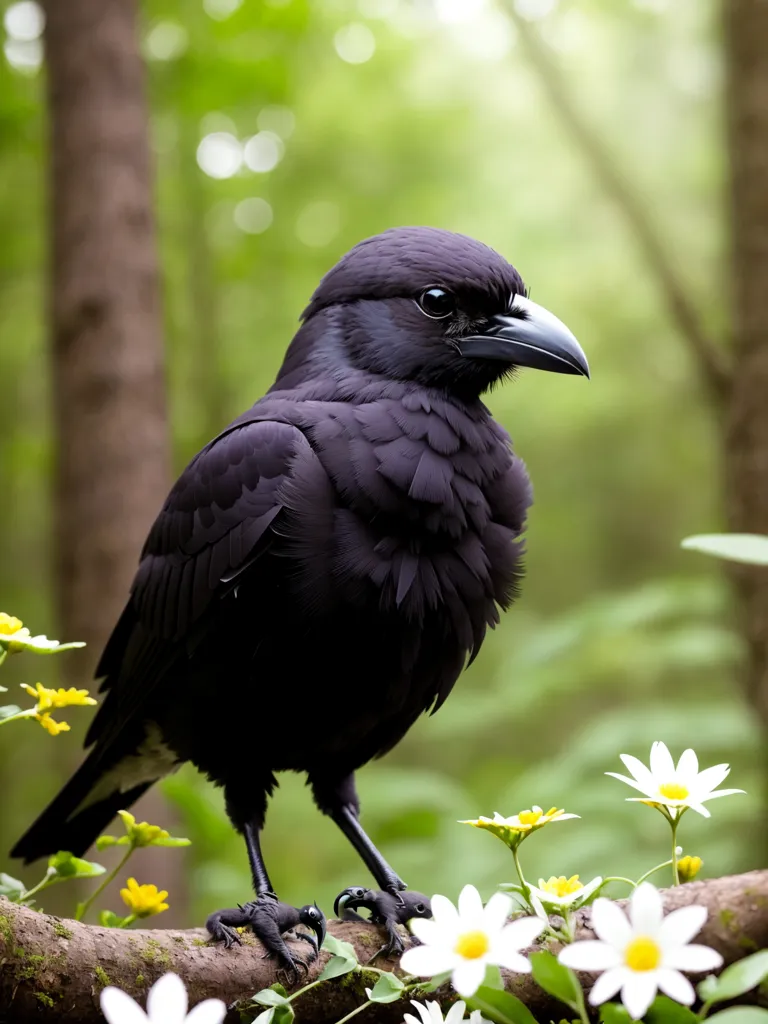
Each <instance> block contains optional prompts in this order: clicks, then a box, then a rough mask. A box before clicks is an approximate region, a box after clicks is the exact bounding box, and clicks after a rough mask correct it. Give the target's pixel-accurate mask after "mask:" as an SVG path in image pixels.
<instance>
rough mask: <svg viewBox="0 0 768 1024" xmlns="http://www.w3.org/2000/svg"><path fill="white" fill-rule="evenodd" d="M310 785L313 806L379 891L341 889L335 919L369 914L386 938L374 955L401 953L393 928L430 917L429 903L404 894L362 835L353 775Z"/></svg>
mask: <svg viewBox="0 0 768 1024" xmlns="http://www.w3.org/2000/svg"><path fill="white" fill-rule="evenodd" d="M310 783H311V785H312V791H313V794H314V797H315V803H316V804H317V806H318V807H319V808H320V810H321V811H322V812H323V814H327V815H328V816H329V817H330V818H332V819H333V820H334V821H335V822H336V824H337V825H338V826H339V828H340V829H341V831H342V832H343V833H344V835H345V836H346V837H347V839H349V841H350V842H351V843H352V845H353V846H354V848H355V849H356V850H357V852H358V853H359V854H360V857H361V858H362V860H363V863H364V864H365V866H366V867H367V868H368V870H369V871H370V872H371V874H372V875H373V877H374V878H375V879H376V881H377V882H378V884H379V885H380V886H381V889H380V890H375V889H366V888H365V887H364V886H350V887H349V888H348V889H344V890H343V891H342V892H340V893H339V895H338V896H337V897H336V901H335V903H334V906H333V910H334V913H335V914H337V915H338V914H339V910H340V909H341V913H342V914H343V915H344V916H345V917H348V918H351V919H353V920H354V919H355V918H359V915H358V914H355V913H354V911H355V908H357V907H363V908H365V909H367V910H369V911H370V914H371V918H370V920H371V922H372V923H373V924H377V925H381V926H383V927H384V928H385V929H386V934H387V942H386V943H385V944H384V946H382V948H381V949H380V950H379V951H378V953H376V954H375V955H376V956H378V955H379V954H380V953H386V954H387V955H388V956H392V955H395V954H399V953H402V952H403V949H404V948H405V947H404V943H403V940H402V938H401V936H400V934H399V932H398V930H397V925H399V924H403V925H404V924H406V923H407V922H408V921H410V920H411V919H412V918H414V917H431V916H432V910H431V907H430V904H429V900H428V899H427V897H426V896H424V895H423V894H422V893H417V892H405V891H404V890H405V889H406V888H407V886H406V884H405V882H403V880H402V879H401V878H400V877H399V876H398V875H397V874H396V873H395V871H394V870H393V869H392V868H391V867H390V865H389V864H388V863H387V861H386V860H385V859H384V858H383V857H382V855H381V854H380V853H379V851H378V850H377V849H376V847H375V846H374V845H373V843H372V842H371V840H370V839H369V838H368V836H367V835H366V834H365V832H364V830H363V827H362V825H361V824H360V820H359V815H360V801H359V800H358V797H357V792H356V790H355V780H354V776H353V775H348V776H346V777H345V778H342V779H337V780H334V781H330V782H329V780H327V779H318V778H312V779H310Z"/></svg>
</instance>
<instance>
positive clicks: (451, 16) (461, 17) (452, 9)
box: [434, 0, 486, 25]
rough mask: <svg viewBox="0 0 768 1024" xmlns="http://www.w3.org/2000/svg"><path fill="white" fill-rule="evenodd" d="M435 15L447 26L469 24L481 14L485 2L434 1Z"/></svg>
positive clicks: (467, 0)
mask: <svg viewBox="0 0 768 1024" xmlns="http://www.w3.org/2000/svg"><path fill="white" fill-rule="evenodd" d="M434 2H435V14H436V15H437V18H438V20H439V21H442V22H445V23H446V24H448V25H457V24H460V23H462V22H471V21H474V19H475V18H477V17H478V15H479V14H480V13H481V12H482V10H483V8H484V7H485V5H486V0H434Z"/></svg>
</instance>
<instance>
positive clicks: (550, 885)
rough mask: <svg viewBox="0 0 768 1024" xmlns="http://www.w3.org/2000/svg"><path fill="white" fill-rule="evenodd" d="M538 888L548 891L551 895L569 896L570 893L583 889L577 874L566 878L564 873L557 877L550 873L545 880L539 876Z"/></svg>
mask: <svg viewBox="0 0 768 1024" xmlns="http://www.w3.org/2000/svg"><path fill="white" fill-rule="evenodd" d="M539 888H540V889H541V891H542V892H546V893H550V895H552V896H570V895H571V893H574V892H578V891H579V890H580V889H583V888H584V886H583V885H582V883H581V882H580V881H579V876H578V875H571V877H570V878H566V877H565V875H560V876H559V878H555V876H554V875H552V877H551V878H550V879H549V880H548V881H546V882H545V881H544V879H543V878H540V879H539Z"/></svg>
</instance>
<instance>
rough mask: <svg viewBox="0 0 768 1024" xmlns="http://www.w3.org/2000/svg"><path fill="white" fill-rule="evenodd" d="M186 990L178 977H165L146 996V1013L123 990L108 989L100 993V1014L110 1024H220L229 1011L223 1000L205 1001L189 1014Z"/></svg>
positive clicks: (165, 975)
mask: <svg viewBox="0 0 768 1024" xmlns="http://www.w3.org/2000/svg"><path fill="white" fill-rule="evenodd" d="M187 1005H188V1002H187V990H186V989H185V988H184V982H183V981H182V980H181V978H179V977H178V975H176V974H164V975H163V977H162V978H160V980H159V981H156V982H155V984H154V985H153V986H152V988H151V989H150V990H149V994H148V995H147V1012H146V1013H145V1012H144V1010H142V1008H141V1007H140V1006H139V1004H138V1003H137V1002H136V1001H135V1000H133V999H131V997H130V996H129V995H128V994H127V993H126V992H123V990H122V989H119V988H114V987H113V986H111V985H110V986H108V987H107V988H105V989H104V990H103V991H102V993H101V1012H102V1013H103V1014H104V1016H105V1017H106V1018H107V1024H221V1022H222V1021H223V1020H224V1017H225V1016H226V1013H227V1008H226V1006H225V1005H224V1003H223V1002H222V1001H221V999H204V1000H203V1002H202V1003H198V1004H197V1006H196V1007H195V1008H194V1010H191V1011H190V1012H189V1013H187Z"/></svg>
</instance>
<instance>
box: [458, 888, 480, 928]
mask: <svg viewBox="0 0 768 1024" xmlns="http://www.w3.org/2000/svg"><path fill="white" fill-rule="evenodd" d="M459 917H460V918H461V926H462V928H463V927H464V925H465V924H473V923H475V922H478V923H479V922H480V921H482V919H483V901H482V900H481V899H480V893H479V892H478V891H477V889H476V888H475V887H474V885H465V886H464V888H463V889H462V890H461V892H460V893H459Z"/></svg>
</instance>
